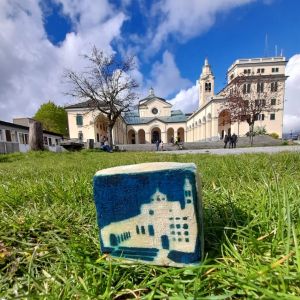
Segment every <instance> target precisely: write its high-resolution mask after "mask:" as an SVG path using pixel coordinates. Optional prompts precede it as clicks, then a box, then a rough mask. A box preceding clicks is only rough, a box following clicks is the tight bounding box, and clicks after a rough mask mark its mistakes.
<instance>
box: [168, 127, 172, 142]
mask: <svg viewBox="0 0 300 300" xmlns="http://www.w3.org/2000/svg"><path fill="white" fill-rule="evenodd" d="M167 142H168V143H174V129H173V128H168V130H167Z"/></svg>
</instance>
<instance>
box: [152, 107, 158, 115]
mask: <svg viewBox="0 0 300 300" xmlns="http://www.w3.org/2000/svg"><path fill="white" fill-rule="evenodd" d="M152 113H153V114H154V115H156V114H157V113H158V109H157V108H156V107H154V108H152Z"/></svg>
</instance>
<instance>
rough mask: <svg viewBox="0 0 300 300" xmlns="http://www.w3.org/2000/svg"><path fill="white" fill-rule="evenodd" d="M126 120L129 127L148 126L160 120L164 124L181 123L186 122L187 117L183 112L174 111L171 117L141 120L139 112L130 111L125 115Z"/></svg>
mask: <svg viewBox="0 0 300 300" xmlns="http://www.w3.org/2000/svg"><path fill="white" fill-rule="evenodd" d="M124 120H125V122H126V123H127V124H128V125H139V124H147V123H150V122H152V121H153V120H158V121H161V122H163V123H180V122H186V120H187V116H186V115H185V114H184V113H183V112H182V111H181V110H172V111H171V116H169V117H159V116H155V117H147V118H140V116H139V112H138V110H134V111H130V112H128V113H126V114H125V115H124Z"/></svg>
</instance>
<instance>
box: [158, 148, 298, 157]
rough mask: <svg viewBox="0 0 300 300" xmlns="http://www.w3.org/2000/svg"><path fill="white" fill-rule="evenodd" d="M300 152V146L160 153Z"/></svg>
mask: <svg viewBox="0 0 300 300" xmlns="http://www.w3.org/2000/svg"><path fill="white" fill-rule="evenodd" d="M284 151H289V152H300V146H272V147H249V148H235V149H228V148H227V149H224V148H221V149H199V150H175V151H163V152H160V153H167V154H217V155H227V154H243V153H278V152H284Z"/></svg>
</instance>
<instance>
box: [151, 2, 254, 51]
mask: <svg viewBox="0 0 300 300" xmlns="http://www.w3.org/2000/svg"><path fill="white" fill-rule="evenodd" d="M253 1H255V0H213V1H212V0H201V1H200V0H189V1H174V0H160V1H158V2H156V4H155V5H154V6H153V7H152V16H154V17H157V18H159V19H160V22H158V25H157V26H156V27H155V28H153V27H152V28H151V27H150V29H149V32H148V38H149V39H150V40H151V47H150V50H149V53H148V54H150V53H151V52H153V50H158V49H159V48H160V47H161V45H162V42H164V41H166V40H167V38H168V36H169V35H173V36H174V37H175V38H177V39H178V40H179V41H186V40H188V39H190V38H193V37H195V36H197V35H199V34H201V33H203V32H205V31H207V30H208V29H209V28H210V27H211V26H212V25H213V24H214V23H215V20H216V17H217V14H218V13H221V12H227V11H229V10H230V9H233V8H236V7H239V6H242V5H245V4H247V3H250V2H253Z"/></svg>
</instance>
